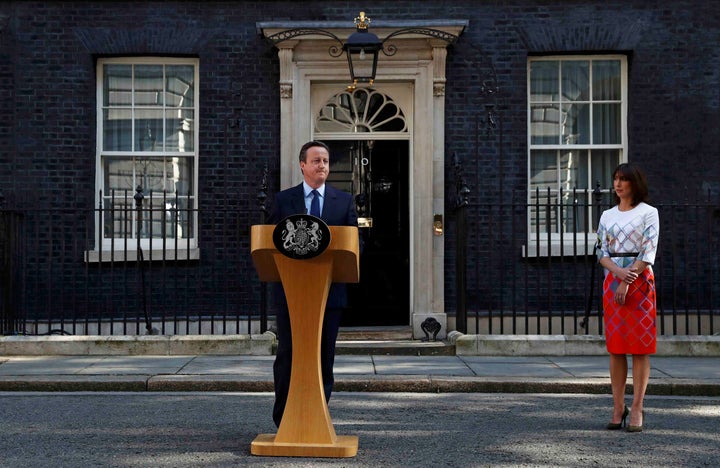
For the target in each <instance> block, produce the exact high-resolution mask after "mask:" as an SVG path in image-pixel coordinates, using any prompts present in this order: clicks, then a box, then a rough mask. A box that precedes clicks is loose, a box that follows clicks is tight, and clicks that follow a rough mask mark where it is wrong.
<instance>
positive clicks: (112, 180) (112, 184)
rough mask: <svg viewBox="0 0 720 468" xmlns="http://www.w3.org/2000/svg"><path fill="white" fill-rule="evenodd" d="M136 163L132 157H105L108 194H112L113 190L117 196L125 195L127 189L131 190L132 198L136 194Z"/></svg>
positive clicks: (104, 164) (106, 192) (106, 190)
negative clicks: (134, 168)
mask: <svg viewBox="0 0 720 468" xmlns="http://www.w3.org/2000/svg"><path fill="white" fill-rule="evenodd" d="M134 165H135V163H134V162H133V160H132V159H130V158H110V157H105V158H103V166H104V167H103V170H104V172H105V195H106V196H111V195H112V194H113V192H112V191H113V190H114V191H115V197H121V196H122V197H124V196H125V195H124V194H123V192H124V191H125V190H127V191H129V194H130V195H129V196H130V198H132V197H133V196H134V195H135V179H134V171H133V167H134Z"/></svg>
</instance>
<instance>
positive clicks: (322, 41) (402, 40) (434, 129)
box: [257, 20, 467, 338]
mask: <svg viewBox="0 0 720 468" xmlns="http://www.w3.org/2000/svg"><path fill="white" fill-rule="evenodd" d="M348 23H349V25H348V24H340V23H338V22H295V23H278V22H272V23H270V22H268V23H258V24H257V28H258V31H259V32H260V34H261V35H263V36H264V37H268V36H271V35H273V34H276V33H278V32H281V31H284V30H288V29H292V28H321V29H324V30H327V31H330V32H332V33H333V34H335V35H336V36H337V37H339V38H340V39H341V40H345V39H347V36H348V35H349V34H350V33H352V32H354V30H353V27H352V23H350V22H348ZM376 24H377V25H378V26H377V27H376ZM408 27H419V28H431V29H435V30H440V31H444V32H447V33H450V34H453V35H455V36H459V35H460V34H461V33H462V31H463V30H464V29H465V28H466V27H467V21H465V20H437V21H432V22H427V21H426V22H407V21H403V22H392V23H391V22H383V23H381V22H373V23H372V27H371V30H372V32H373V33H375V34H377V35H378V37H379V38H380V39H381V40H382V38H384V37H387V36H388V35H389V34H391V33H392V32H393V31H396V30H398V29H402V28H408ZM389 42H392V44H393V45H395V46H396V47H397V52H396V53H395V54H394V55H392V56H390V57H386V56H384V55H383V53H382V52H380V59H379V60H378V69H377V75H376V79H375V85H374V87H376V88H382V87H383V84H387V85H388V86H387V88H389V90H390V89H392V88H394V87H397V86H400V87H402V86H405V87H407V88H408V89H409V90H410V93H411V95H412V106H411V112H412V115H410V116H407V117H408V121H409V122H410V129H411V131H410V139H411V141H410V148H411V150H410V152H411V154H410V172H411V174H410V187H411V189H410V190H411V193H410V220H411V221H410V252H411V254H410V258H411V268H410V294H411V298H410V314H411V317H410V323H411V325H412V328H413V335H414V337H415V338H421V337H424V336H425V333H424V332H423V331H422V329H421V328H420V325H421V323H422V322H423V321H424V320H425V319H427V318H429V317H432V318H434V319H436V320H437V321H438V322H440V324H441V325H442V330H441V332H440V334H438V338H444V337H445V335H446V333H447V315H446V313H445V290H444V280H445V278H444V276H445V275H444V238H443V237H442V236H435V235H433V216H434V215H442V216H443V218H444V207H445V189H444V185H445V177H444V172H445V153H444V148H445V59H446V56H447V46H448V43H447V42H446V41H444V40H441V39H435V38H432V37H428V36H425V35H421V34H413V35H401V36H397V37H395V38H393V39H392V40H391V41H389ZM333 45H337V42H335V41H333V40H328V38H327V37H323V36H320V35H301V36H296V37H294V38H293V39H289V40H286V41H283V42H280V43H278V44H276V47H277V48H278V57H279V60H280V82H279V86H280V186H281V188H287V187H290V186H293V185H296V184H298V183H299V182H300V181H301V180H302V176H301V174H300V169H299V166H298V162H297V153H298V151H299V148H300V147H301V146H302V145H303V144H304V143H305V142H306V141H308V140H310V139H312V138H314V129H313V122H314V118H315V115H316V114H315V111H314V110H313V105H312V104H313V96H312V95H311V94H312V91H313V85H318V84H322V83H328V84H330V83H335V84H337V85H338V91H341V90H342V87H343V86H344V85H347V84H350V77H349V72H348V64H347V59H346V57H345V55H344V54H343V55H341V56H340V57H332V56H331V55H330V54H329V53H328V50H329V48H330V47H331V46H333ZM316 102H317V100H316ZM406 135H407V134H406ZM347 137H348V138H349V139H351V138H353V135H352V134H348V136H347ZM354 138H357V135H355V136H354ZM387 138H388V139H392V138H397V137H393V136H392V134H389V135H387ZM406 138H407V136H406ZM361 281H362V278H361Z"/></svg>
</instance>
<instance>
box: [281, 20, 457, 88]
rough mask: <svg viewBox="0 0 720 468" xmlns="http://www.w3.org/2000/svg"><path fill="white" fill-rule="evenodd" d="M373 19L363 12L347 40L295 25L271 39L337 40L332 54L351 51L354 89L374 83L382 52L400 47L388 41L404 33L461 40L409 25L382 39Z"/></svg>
mask: <svg viewBox="0 0 720 468" xmlns="http://www.w3.org/2000/svg"><path fill="white" fill-rule="evenodd" d="M369 27H370V18H368V17H367V16H365V12H364V11H361V12H360V16H358V17H357V18H355V29H356V30H355V32H354V33H353V34H351V35H350V36H349V37H348V39H347V41H346V42H345V43H343V41H342V40H341V39H340V38H339V37H338V36H336V35H335V34H333V33H332V32H330V31H327V30H325V29H321V28H312V27H308V28H293V29H286V30H284V31H280V32H278V33H275V34H272V35H270V36H267V40H268V41H270V42H271V43H272V44H273V45H277V44H279V43H281V42H283V41H287V40H290V39H293V38H295V37H298V36H310V35H315V36H318V35H319V36H325V37H329V38H330V39H333V40H335V41H336V42H337V43H338V44H339V45H332V46H330V48H329V49H328V53H329V54H330V56H331V57H340V56H341V55H342V54H343V53H345V54H347V59H348V68H349V69H350V79H351V80H352V84H351V85H350V86H348V88H350V89H354V88H355V87H356V86H357V84H358V83H368V84H370V85H372V84H373V82H374V81H375V75H376V73H377V63H378V55H379V52H380V51H382V52H383V54H385V55H386V56H388V57H389V56H392V55H395V53H396V52H397V47H396V46H395V45H393V44H391V43H389V42H388V40H390V39H392V38H394V37H397V36H402V35H408V34H414V35H423V36H429V37H432V38H435V39H441V40H443V41H445V42H447V43H448V44H453V43H455V42H456V41H457V39H458V36H456V35H454V34H451V33H448V32H445V31H441V30H439V29H432V28H425V27H409V28H401V29H398V30H397V31H393V32H392V33H390V34H388V35H387V36H386V37H385V38H384V39H380V38H379V37H377V36H376V35H375V34H373V33H371V32H370V31H369Z"/></svg>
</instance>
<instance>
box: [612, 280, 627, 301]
mask: <svg viewBox="0 0 720 468" xmlns="http://www.w3.org/2000/svg"><path fill="white" fill-rule="evenodd" d="M629 286H630V285H629V284H628V283H626V282H625V281H621V282H620V284H619V285H618V287H617V289H616V290H615V302H616V303H617V304H618V305H623V304H625V298H626V297H627V292H628V287H629Z"/></svg>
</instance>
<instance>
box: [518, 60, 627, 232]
mask: <svg viewBox="0 0 720 468" xmlns="http://www.w3.org/2000/svg"><path fill="white" fill-rule="evenodd" d="M626 74H627V63H626V59H625V57H624V56H584V57H575V56H563V57H532V58H530V60H529V64H528V129H529V164H528V168H529V176H528V192H529V197H528V198H529V202H530V210H529V211H530V212H529V233H530V236H531V237H533V238H535V237H536V236H537V237H539V238H540V239H541V240H545V239H547V238H552V239H556V238H558V237H561V236H562V235H563V234H564V235H566V236H567V235H568V234H572V233H577V232H584V233H589V232H593V231H594V230H595V228H596V226H595V224H596V223H597V219H596V218H597V217H596V214H595V213H594V212H593V208H592V207H591V206H589V205H591V204H592V197H591V196H588V195H589V192H592V190H593V189H595V187H596V185H597V184H598V183H599V184H600V187H601V189H603V190H604V191H605V192H608V191H609V190H610V189H611V188H612V185H611V183H612V173H611V171H612V170H613V169H614V168H615V167H616V166H617V164H619V163H620V162H623V161H625V160H626V147H627V142H626V141H625V140H626V131H625V127H626V119H625V112H624V109H625V106H626V100H627V98H626V94H627V93H626V87H627V85H626Z"/></svg>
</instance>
